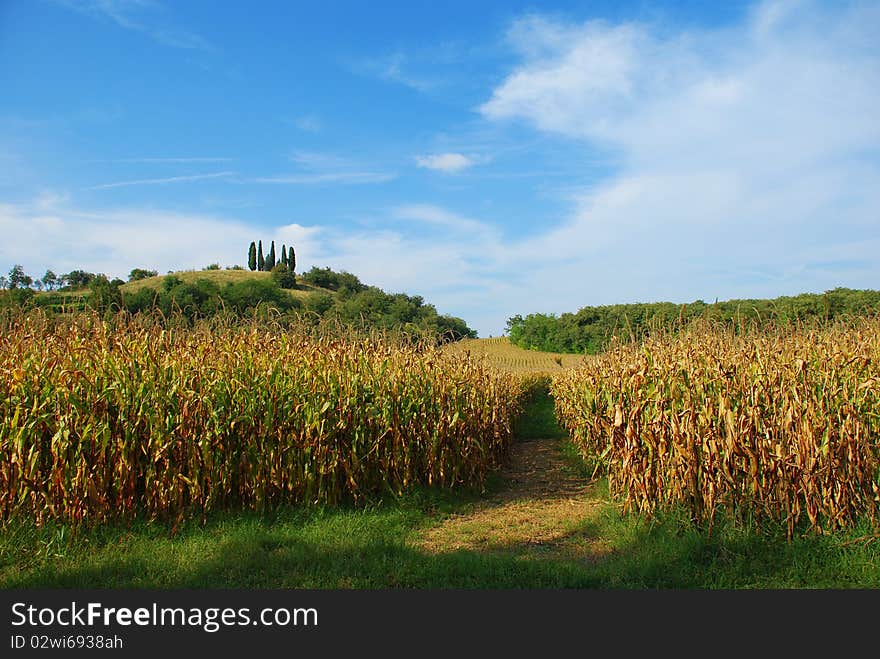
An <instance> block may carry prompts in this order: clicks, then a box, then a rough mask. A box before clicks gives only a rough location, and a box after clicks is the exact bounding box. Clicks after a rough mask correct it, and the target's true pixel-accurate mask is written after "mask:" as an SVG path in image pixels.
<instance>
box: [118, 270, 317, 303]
mask: <svg viewBox="0 0 880 659" xmlns="http://www.w3.org/2000/svg"><path fill="white" fill-rule="evenodd" d="M168 274H170V275H173V276H175V277H178V278H179V279H181V280H182V281H183V282H185V283H187V284H192V283H195V282H196V281H197V280H199V279H205V280H208V281H210V282H213V283H215V284H217V285H219V286H224V285H226V284H236V283H241V282H245V281H266V282H269V281H272V274H271V273H269V272H251V271H250V270H180V271H178V272H170V273H168ZM168 274H165V275H157V276H155V277H147V278H146V279H138V280H137V281H130V282H128V283H126V284H123V285H122V286H120V287H119V290H121V291H122V294H123V295H125V294H127V293H136V292H137V291H140V290H142V289H144V288H150V289H153V290H156V291H158V290H160V289H161V288H162V282H163V280H164V279H165V277H167V276H168ZM296 285H297V288H291V289H284V290H285V291H286V292H287V293H288V294H290V295H292V296H293V297H295V298H298V299H300V300H302V299H304V298H307V297H308V296H309V295H311V294H313V293H326V294H330V295H333V294H334V292H333V291H331V290H329V289H327V288H321V287H319V286H312V285H311V284H308V283H306V282H305V281H304V280H303V278H302V276H301V275H297V277H296Z"/></svg>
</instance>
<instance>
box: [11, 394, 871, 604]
mask: <svg viewBox="0 0 880 659" xmlns="http://www.w3.org/2000/svg"><path fill="white" fill-rule="evenodd" d="M527 417H528V418H523V419H521V420H520V424H519V426H518V427H519V429H520V431H521V432H522V433H524V434H523V435H522V436H521V437H522V438H527V437H529V436H532V437H547V436H548V433H551V432H558V426H556V425H555V419H554V417H553V416H552V399H550V397H549V395H546V394H545V393H543V392H540V391H539V392H537V393H536V395H535V397H534V398H533V400H532V402H531V404H530V406H529V408H528V410H527ZM551 422H552V423H551ZM529 433H532V434H531V435H529ZM560 448H561V450H563V451H564V453H565V455H566V456H567V457H568V460H569V462H570V463H571V465H572V468H574V469H577V470H579V471H580V473H583V474H585V476H584V477H585V478H586V477H587V475H588V473H589V469H588V465H584V464H583V463H582V462H581V461H580V460H579V458H578V456H577V453H576V451H574V450H573V449H572V448H571V447H570V446H569V445H568V443H567V442H565V441H561V442H560ZM502 486H503V483H502V482H501V480H500V479H499V478H492V479H490V480H489V484H488V488H489V492H490V493H491V492H492V491H493V490H496V489H497V488H500V487H502ZM595 496H596V498H597V500H598V501H599V502H600V504H599V505H600V506H601V512H600V513H599V514H598V515H595V516H594V517H592V518H591V519H589V520H581V521H580V522H577V523H574V524H572V530H571V532H570V535H569V537H566V538H563V539H562V540H560V542H563V543H568V544H569V545H570V546H575V547H577V546H588V545H589V540H590V539H593V538H601V539H602V541H603V544H604V545H605V546H606V548H607V551H605V552H603V553H602V554H599V555H595V554H584V555H582V556H571V557H569V558H564V559H562V558H554V557H555V556H558V555H559V554H557V553H553V552H552V551H551V550H552V547H540V546H538V547H536V546H534V545H533V544H528V545H522V546H520V545H515V544H514V545H511V546H505V547H502V548H495V549H493V550H492V551H477V550H456V551H450V552H447V553H441V554H431V553H428V552H427V551H424V550H422V549H419V548H418V547H417V546H416V545H415V542H414V540H415V538H416V537H417V535H418V533H419V531H420V530H421V529H424V528H426V527H428V526H430V525H434V524H437V523H439V522H440V521H441V520H442V519H443V518H444V517H446V516H448V515H451V514H454V513H464V512H467V511H468V510H470V509H471V508H472V507H473V506H474V504H475V503H476V502H477V501H478V500H479V498H480V493H479V492H476V491H474V490H465V491H458V492H449V491H440V490H436V489H427V488H425V489H420V490H416V491H413V492H410V493H408V494H406V495H405V496H403V497H399V498H388V499H384V500H380V501H374V502H372V503H370V504H368V505H366V506H362V507H352V506H348V507H341V508H316V507H313V508H305V507H286V508H281V509H278V510H276V511H275V512H273V513H271V514H260V513H255V512H232V511H230V512H225V513H218V514H215V515H212V516H211V517H210V518H209V519H208V520H207V522H206V523H205V524H204V526H203V525H201V524H200V523H199V522H198V521H196V520H191V521H188V522H185V523H183V524H181V525H180V527H178V528H177V529H176V530H175V532H174V533H171V531H170V528H169V527H168V526H167V525H165V524H162V523H150V522H146V521H137V522H133V523H131V524H127V525H126V524H112V525H105V526H101V527H98V528H94V529H91V530H84V531H83V530H81V531H80V532H78V533H76V534H72V533H71V532H70V530H69V529H67V528H66V527H64V526H60V525H56V524H48V525H46V526H44V527H42V528H36V527H35V526H34V525H33V524H30V523H25V524H21V523H18V524H16V523H14V522H9V523H7V524H6V526H5V528H3V529H0V587H2V588H5V589H8V588H320V589H324V588H330V589H334V588H368V589H377V588H397V587H401V588H421V589H438V588H481V589H507V588H542V589H546V588H551V589H552V588H637V589H644V588H725V589H728V588H880V541H878V540H877V539H876V538H874V539H868V537H869V536H871V535H872V534H873V533H874V531H872V529H871V527H870V526H869V525H868V524H864V525H863V526H862V527H859V528H856V529H853V530H851V531H848V532H846V533H839V534H831V535H823V536H815V535H812V534H810V535H805V536H803V537H795V538H794V539H792V540H791V541H790V542H789V541H786V540H785V533H784V530H782V529H764V533H763V534H758V533H755V532H752V531H746V530H743V529H740V528H737V527H736V526H735V525H734V524H732V523H723V522H722V523H720V524H718V525H717V526H716V528H715V529H714V530H713V532H712V534H711V535H709V534H707V533H706V532H705V531H703V530H698V529H694V528H693V527H692V526H690V524H689V523H688V522H687V521H686V520H683V519H681V518H680V517H679V516H677V515H675V514H667V515H664V516H660V517H657V518H655V519H653V520H646V519H642V518H640V517H638V516H636V515H627V516H623V515H621V514H620V513H619V511H618V508H617V506H616V505H615V504H613V503H611V502H609V501H608V500H607V488H606V487H605V486H604V484H603V483H602V482H600V483H599V486H598V487H596V488H595ZM859 538H863V540H858V539H859ZM855 540H857V541H855ZM853 541H855V542H853ZM847 543H849V544H847ZM545 550H546V551H545Z"/></svg>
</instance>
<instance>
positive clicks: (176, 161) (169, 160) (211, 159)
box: [90, 157, 232, 165]
mask: <svg viewBox="0 0 880 659" xmlns="http://www.w3.org/2000/svg"><path fill="white" fill-rule="evenodd" d="M231 161H232V158H214V157H192V158H106V159H101V160H91V161H90V162H118V163H144V164H183V165H185V164H192V163H211V162H231Z"/></svg>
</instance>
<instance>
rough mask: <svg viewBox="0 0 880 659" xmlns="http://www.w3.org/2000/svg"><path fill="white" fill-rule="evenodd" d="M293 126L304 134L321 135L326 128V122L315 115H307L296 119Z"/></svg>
mask: <svg viewBox="0 0 880 659" xmlns="http://www.w3.org/2000/svg"><path fill="white" fill-rule="evenodd" d="M292 122H293V125H294V126H296V127H297V128H299V129H300V130H301V131H303V132H304V133H320V132H321V130H322V129H323V128H324V122H323V121H321V118H320V117H318V116H317V115H314V114H305V115H302V116H300V117H294V118H293V120H292Z"/></svg>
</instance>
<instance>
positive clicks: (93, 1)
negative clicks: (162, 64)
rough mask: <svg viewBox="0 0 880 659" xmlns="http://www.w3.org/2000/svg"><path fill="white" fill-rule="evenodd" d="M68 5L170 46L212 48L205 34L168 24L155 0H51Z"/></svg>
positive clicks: (80, 11)
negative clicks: (203, 35)
mask: <svg viewBox="0 0 880 659" xmlns="http://www.w3.org/2000/svg"><path fill="white" fill-rule="evenodd" d="M54 2H55V3H56V4H59V5H61V6H63V7H66V8H68V9H72V10H74V11H77V12H79V13H81V14H85V15H87V16H91V17H93V18H96V19H100V20H109V21H112V22H113V23H115V24H116V25H117V26H119V27H121V28H124V29H126V30H131V31H133V32H139V33H141V34H144V35H146V36H147V37H149V38H151V39H153V40H154V41H156V42H157V43H160V44H162V45H164V46H170V47H172V48H183V49H189V50H214V47H213V46H212V45H211V43H209V42H208V41H207V40H206V39H205V38H204V37H202V36H200V35H198V34H195V33H194V32H190V31H189V30H185V29H182V28H179V27H176V26H171V25H168V24H167V21H165V20H163V19H162V17H159V18H157V17H156V14H157V13H160V14H161V13H162V12H163V11H165V7H164V6H162V5H161V4H160V3H159V2H157V1H156V0H54Z"/></svg>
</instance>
